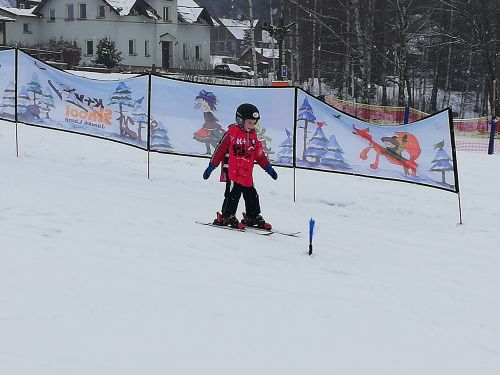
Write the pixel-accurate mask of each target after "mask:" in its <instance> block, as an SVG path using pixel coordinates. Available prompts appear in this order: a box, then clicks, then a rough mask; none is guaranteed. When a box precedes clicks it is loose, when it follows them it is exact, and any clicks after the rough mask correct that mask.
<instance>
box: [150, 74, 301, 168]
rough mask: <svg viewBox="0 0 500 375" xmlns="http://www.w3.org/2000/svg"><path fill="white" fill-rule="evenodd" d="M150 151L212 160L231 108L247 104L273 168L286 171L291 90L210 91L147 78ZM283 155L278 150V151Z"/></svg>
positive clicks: (290, 160)
mask: <svg viewBox="0 0 500 375" xmlns="http://www.w3.org/2000/svg"><path fill="white" fill-rule="evenodd" d="M152 79H153V81H152V89H151V144H150V147H151V150H152V151H159V152H170V153H178V154H186V155H207V156H209V155H212V153H213V152H214V149H215V147H216V146H217V144H218V142H219V140H220V139H221V138H222V135H223V134H224V133H225V132H226V130H227V128H228V126H229V125H230V124H233V123H234V122H235V113H236V108H237V107H238V106H239V105H240V104H242V103H252V104H254V105H256V106H257V108H259V111H260V116H261V119H260V120H259V122H258V124H257V128H256V130H257V134H258V137H259V139H260V140H261V141H262V143H263V146H264V152H265V153H266V155H267V156H268V158H269V160H270V161H271V162H272V163H273V164H275V165H282V166H292V164H293V143H292V138H291V134H292V131H293V125H294V105H295V104H294V103H295V101H294V100H295V89H294V88H269V87H268V88H262V87H260V88H247V87H244V88H243V87H234V86H218V85H217V86H215V85H209V84H199V83H191V82H185V81H177V80H172V79H166V78H162V77H156V76H153V77H152ZM283 150H284V151H283Z"/></svg>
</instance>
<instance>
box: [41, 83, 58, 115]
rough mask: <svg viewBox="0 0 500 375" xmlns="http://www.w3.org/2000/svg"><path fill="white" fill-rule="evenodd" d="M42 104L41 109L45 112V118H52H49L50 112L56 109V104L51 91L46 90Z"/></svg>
mask: <svg viewBox="0 0 500 375" xmlns="http://www.w3.org/2000/svg"><path fill="white" fill-rule="evenodd" d="M40 104H41V107H40V109H41V110H42V111H43V112H45V116H46V117H45V118H50V117H49V112H50V110H51V108H55V107H56V106H55V103H54V97H53V96H52V92H51V91H50V90H49V89H46V90H45V91H44V92H43V94H42V97H41V98H40Z"/></svg>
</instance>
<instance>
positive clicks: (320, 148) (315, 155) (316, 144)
mask: <svg viewBox="0 0 500 375" xmlns="http://www.w3.org/2000/svg"><path fill="white" fill-rule="evenodd" d="M327 144H328V139H327V138H326V137H325V133H324V132H323V129H322V128H321V127H319V126H318V127H317V128H316V131H315V132H314V135H313V136H312V138H311V139H310V140H309V142H307V144H306V146H307V147H306V150H305V153H304V154H305V157H306V159H305V160H307V158H312V159H313V163H314V164H318V163H319V161H320V159H321V158H322V157H323V156H324V155H325V154H326V153H327V149H326V145H327Z"/></svg>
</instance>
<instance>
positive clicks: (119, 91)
mask: <svg viewBox="0 0 500 375" xmlns="http://www.w3.org/2000/svg"><path fill="white" fill-rule="evenodd" d="M131 94H132V91H130V87H128V86H127V85H126V84H125V83H124V82H120V83H119V84H118V86H117V87H116V89H115V91H114V92H113V93H112V94H111V96H110V98H109V103H108V105H118V114H119V117H118V118H117V120H118V121H119V122H120V135H128V136H129V137H131V138H134V139H137V134H135V132H133V131H131V130H130V129H129V127H128V124H129V122H130V123H132V124H133V122H134V120H133V119H132V118H131V117H130V116H126V112H127V111H126V110H125V108H124V107H130V108H134V101H133V100H132V96H131Z"/></svg>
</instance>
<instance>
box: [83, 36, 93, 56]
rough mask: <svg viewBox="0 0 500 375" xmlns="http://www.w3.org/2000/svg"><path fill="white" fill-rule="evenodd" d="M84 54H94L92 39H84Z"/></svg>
mask: <svg viewBox="0 0 500 375" xmlns="http://www.w3.org/2000/svg"><path fill="white" fill-rule="evenodd" d="M85 54H86V55H93V54H94V41H93V40H86V41H85Z"/></svg>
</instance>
